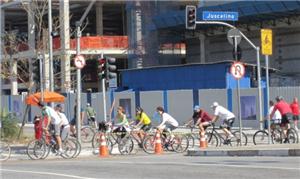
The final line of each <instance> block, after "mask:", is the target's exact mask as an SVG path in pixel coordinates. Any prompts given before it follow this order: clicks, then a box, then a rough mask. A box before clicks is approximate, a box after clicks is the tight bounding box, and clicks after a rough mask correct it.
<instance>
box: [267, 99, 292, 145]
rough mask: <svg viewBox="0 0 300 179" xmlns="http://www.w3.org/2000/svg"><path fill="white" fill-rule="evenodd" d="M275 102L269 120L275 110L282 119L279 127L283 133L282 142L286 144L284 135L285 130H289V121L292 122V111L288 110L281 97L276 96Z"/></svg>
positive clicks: (287, 105) (286, 140) (286, 139)
mask: <svg viewBox="0 0 300 179" xmlns="http://www.w3.org/2000/svg"><path fill="white" fill-rule="evenodd" d="M276 101H277V103H276V104H275V106H274V108H273V111H272V112H271V115H270V119H271V118H273V116H274V114H275V112H276V110H278V111H279V112H280V114H281V117H282V118H281V123H280V127H281V129H282V131H283V138H284V141H283V142H284V143H287V142H288V138H287V135H286V133H287V129H288V128H289V120H292V118H293V114H292V110H291V108H290V105H289V104H288V103H287V102H285V101H284V99H283V97H282V96H277V97H276Z"/></svg>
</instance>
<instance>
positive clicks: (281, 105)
mask: <svg viewBox="0 0 300 179" xmlns="http://www.w3.org/2000/svg"><path fill="white" fill-rule="evenodd" d="M277 109H278V111H279V112H280V114H281V115H285V114H287V113H292V110H291V108H290V105H289V104H288V103H287V102H285V101H283V100H281V101H279V102H278V103H276V104H275V106H274V108H273V112H272V114H274V113H275V111H276V110H277Z"/></svg>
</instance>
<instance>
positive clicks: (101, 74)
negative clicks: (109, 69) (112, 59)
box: [98, 58, 106, 80]
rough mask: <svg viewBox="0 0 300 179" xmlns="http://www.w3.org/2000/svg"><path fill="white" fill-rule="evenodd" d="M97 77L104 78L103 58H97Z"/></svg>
mask: <svg viewBox="0 0 300 179" xmlns="http://www.w3.org/2000/svg"><path fill="white" fill-rule="evenodd" d="M98 77H99V79H101V80H102V79H105V78H106V59H105V58H99V59H98Z"/></svg>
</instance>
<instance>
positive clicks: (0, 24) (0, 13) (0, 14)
mask: <svg viewBox="0 0 300 179" xmlns="http://www.w3.org/2000/svg"><path fill="white" fill-rule="evenodd" d="M4 15H5V14H4V10H3V9H2V8H0V74H2V48H1V47H2V44H3V42H2V38H1V37H2V33H3V32H4V27H5V18H4ZM2 86H3V85H2V78H1V76H0V106H2ZM1 112H2V110H1V109H0V113H1Z"/></svg>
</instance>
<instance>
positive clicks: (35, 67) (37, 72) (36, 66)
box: [32, 59, 41, 87]
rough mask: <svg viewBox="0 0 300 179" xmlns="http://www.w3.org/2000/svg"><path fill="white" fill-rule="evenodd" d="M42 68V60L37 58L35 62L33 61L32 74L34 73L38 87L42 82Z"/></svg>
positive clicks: (34, 79)
mask: <svg viewBox="0 0 300 179" xmlns="http://www.w3.org/2000/svg"><path fill="white" fill-rule="evenodd" d="M40 72H41V69H40V60H39V59H36V60H35V61H34V62H33V63H32V74H33V81H34V83H35V84H36V87H38V86H39V85H38V84H40V83H41V76H40V75H41V74H40Z"/></svg>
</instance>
